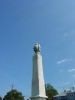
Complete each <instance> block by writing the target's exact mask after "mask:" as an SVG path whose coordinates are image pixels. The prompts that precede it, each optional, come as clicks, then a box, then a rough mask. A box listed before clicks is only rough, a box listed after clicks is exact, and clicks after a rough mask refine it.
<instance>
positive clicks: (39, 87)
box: [31, 44, 47, 100]
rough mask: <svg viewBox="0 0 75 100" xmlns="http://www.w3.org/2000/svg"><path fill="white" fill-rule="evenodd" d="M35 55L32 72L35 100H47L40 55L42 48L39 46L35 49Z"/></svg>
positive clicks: (33, 97)
mask: <svg viewBox="0 0 75 100" xmlns="http://www.w3.org/2000/svg"><path fill="white" fill-rule="evenodd" d="M34 51H35V54H34V56H33V59H32V62H33V72H32V94H31V99H32V100H33V99H34V100H46V98H47V96H46V94H45V83H44V76H43V66H42V56H41V54H40V46H39V45H38V44H36V45H35V47H34Z"/></svg>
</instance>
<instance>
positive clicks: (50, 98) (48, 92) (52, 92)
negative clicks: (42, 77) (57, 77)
mask: <svg viewBox="0 0 75 100" xmlns="http://www.w3.org/2000/svg"><path fill="white" fill-rule="evenodd" d="M45 89H46V95H47V96H48V99H47V100H53V96H54V95H56V94H58V92H57V90H56V89H55V88H54V87H53V86H51V85H50V84H49V83H48V84H45Z"/></svg>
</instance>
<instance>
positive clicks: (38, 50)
mask: <svg viewBox="0 0 75 100" xmlns="http://www.w3.org/2000/svg"><path fill="white" fill-rule="evenodd" d="M33 49H34V52H35V53H38V52H40V51H41V50H40V49H41V46H40V44H38V43H36V44H35V45H34V48H33Z"/></svg>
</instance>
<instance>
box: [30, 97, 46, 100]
mask: <svg viewBox="0 0 75 100" xmlns="http://www.w3.org/2000/svg"><path fill="white" fill-rule="evenodd" d="M47 98H48V97H47V96H35V97H30V99H31V100H46V99H47Z"/></svg>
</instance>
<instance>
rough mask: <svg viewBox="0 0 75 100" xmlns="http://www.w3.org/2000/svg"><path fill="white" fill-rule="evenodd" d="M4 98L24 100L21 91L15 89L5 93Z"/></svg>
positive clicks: (6, 99) (7, 99)
mask: <svg viewBox="0 0 75 100" xmlns="http://www.w3.org/2000/svg"><path fill="white" fill-rule="evenodd" d="M3 100H24V96H22V93H21V92H18V91H17V90H15V89H14V90H11V91H9V92H8V93H7V94H6V95H5V96H4V98H3Z"/></svg>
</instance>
